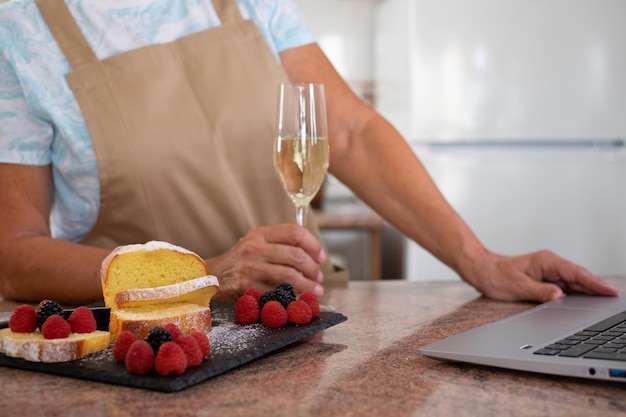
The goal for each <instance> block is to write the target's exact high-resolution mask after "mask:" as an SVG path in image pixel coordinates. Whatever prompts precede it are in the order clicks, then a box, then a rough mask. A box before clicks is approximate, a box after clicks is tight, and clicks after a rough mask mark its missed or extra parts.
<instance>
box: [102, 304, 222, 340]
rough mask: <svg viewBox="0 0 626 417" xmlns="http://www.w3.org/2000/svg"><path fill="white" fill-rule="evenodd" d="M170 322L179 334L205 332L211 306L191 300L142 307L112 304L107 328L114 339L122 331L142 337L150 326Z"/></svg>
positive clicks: (209, 324)
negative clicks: (188, 301)
mask: <svg viewBox="0 0 626 417" xmlns="http://www.w3.org/2000/svg"><path fill="white" fill-rule="evenodd" d="M169 323H173V324H176V325H177V326H178V328H179V329H180V331H181V333H182V334H191V333H194V332H203V333H208V332H209V330H211V309H210V308H208V307H206V306H201V305H198V304H194V303H172V304H146V305H143V306H141V307H124V308H121V307H118V306H113V307H111V320H110V322H109V331H110V332H111V337H112V338H113V339H115V338H116V337H117V335H119V334H120V333H121V332H123V331H124V330H127V331H130V332H132V333H134V334H136V335H137V336H138V337H139V338H141V339H144V338H145V337H146V336H147V335H148V332H149V331H150V329H152V328H153V327H164V326H165V325H166V324H169Z"/></svg>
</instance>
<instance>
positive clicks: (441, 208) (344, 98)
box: [280, 44, 616, 301]
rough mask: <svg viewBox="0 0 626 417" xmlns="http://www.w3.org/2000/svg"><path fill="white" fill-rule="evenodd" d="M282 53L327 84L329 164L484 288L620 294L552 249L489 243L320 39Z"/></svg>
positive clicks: (295, 76)
mask: <svg viewBox="0 0 626 417" xmlns="http://www.w3.org/2000/svg"><path fill="white" fill-rule="evenodd" d="M280 58H281V60H282V64H283V66H284V68H285V69H286V71H287V74H288V76H289V78H290V79H291V80H292V81H294V82H304V81H316V82H321V83H324V84H325V86H326V97H327V108H328V113H329V114H328V123H329V141H330V142H329V143H330V149H331V155H330V172H331V173H332V174H333V175H334V176H336V177H337V178H338V179H339V180H340V181H342V182H343V183H344V184H345V185H347V186H348V187H349V188H350V189H351V190H352V191H353V192H354V193H355V194H356V195H357V196H358V197H359V198H361V199H362V200H363V201H364V202H365V203H367V204H368V205H370V206H371V207H372V208H373V209H375V210H376V211H377V212H378V213H379V214H380V215H381V216H383V217H384V218H385V219H386V220H387V221H389V222H390V223H391V224H393V225H394V226H395V227H396V228H398V230H400V231H401V232H402V233H404V234H405V235H406V236H408V237H409V238H411V239H413V240H414V241H416V242H417V243H418V244H420V245H421V246H422V247H424V248H425V249H427V250H428V251H430V252H431V253H432V254H433V255H435V256H436V257H437V258H439V259H440V260H441V261H442V262H444V263H445V264H447V265H448V266H450V267H451V268H452V269H453V270H455V271H456V272H457V273H458V274H459V275H460V276H461V277H462V278H463V279H464V280H466V281H467V282H468V283H470V284H471V285H473V286H474V287H476V288H477V289H478V290H479V291H481V292H482V293H483V294H485V295H487V296H491V297H494V298H499V299H506V300H517V299H533V300H538V301H545V300H548V299H552V298H555V297H558V296H560V295H562V292H561V288H566V289H568V290H572V291H577V292H589V293H598V294H605V295H614V294H616V292H615V290H613V289H612V288H610V287H608V286H607V285H606V284H604V282H602V281H601V280H599V279H598V278H597V277H595V276H593V275H592V274H591V273H589V272H588V271H586V270H584V269H583V268H581V267H579V266H577V265H574V264H572V263H571V262H568V261H566V260H564V259H562V258H559V257H558V256H556V255H554V254H552V253H551V252H549V251H540V252H537V253H534V254H529V255H524V256H520V257H504V256H500V255H497V254H495V253H493V252H491V251H489V250H488V249H487V248H485V247H484V246H483V245H482V243H481V242H480V241H479V240H478V239H477V237H476V236H475V235H474V233H473V232H472V230H471V229H470V228H469V227H468V225H467V224H466V223H465V222H464V221H463V219H461V217H460V216H459V215H458V214H457V213H456V212H455V210H454V209H453V208H452V207H451V206H450V205H449V204H448V203H447V201H446V200H445V199H444V197H443V195H442V194H441V193H440V192H439V190H438V188H437V187H436V185H435V183H434V182H433V180H432V179H431V177H430V176H429V174H428V173H427V172H426V170H425V168H424V166H423V165H422V164H421V162H420V161H419V160H418V158H417V157H416V156H415V154H414V152H413V151H412V149H411V148H410V146H409V145H408V144H407V143H406V141H405V140H404V139H403V138H402V137H401V135H400V134H399V132H398V131H397V130H396V129H395V128H394V127H393V126H392V125H391V124H389V123H388V122H387V121H386V120H385V119H384V118H383V117H382V116H380V115H379V114H378V113H377V112H376V111H375V110H374V109H372V108H371V107H370V106H368V105H366V104H365V103H363V102H362V101H361V100H360V99H359V98H358V97H356V95H355V94H353V93H352V91H351V90H350V88H349V86H348V85H347V84H346V83H345V82H344V81H343V80H342V78H341V77H340V76H339V74H338V73H337V72H336V71H335V69H334V68H333V66H332V64H331V63H330V62H329V61H328V59H327V58H326V56H325V55H324V53H323V52H322V51H321V49H320V48H319V46H318V45H317V44H309V45H305V46H302V47H299V48H293V49H290V50H286V51H283V52H282V53H281V54H280ZM542 280H550V281H552V282H553V283H554V284H556V285H553V284H548V283H545V282H541V281H542ZM559 287H561V288H559Z"/></svg>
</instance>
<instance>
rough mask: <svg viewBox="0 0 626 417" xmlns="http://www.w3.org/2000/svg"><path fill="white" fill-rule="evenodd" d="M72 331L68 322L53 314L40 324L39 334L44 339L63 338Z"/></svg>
mask: <svg viewBox="0 0 626 417" xmlns="http://www.w3.org/2000/svg"><path fill="white" fill-rule="evenodd" d="M70 333H72V328H71V327H70V324H69V323H68V322H67V320H65V319H64V318H63V317H61V316H59V315H58V314H53V315H51V316H50V317H48V319H47V320H46V321H45V323H44V324H43V326H41V334H42V335H43V337H44V338H45V339H63V338H66V337H68V336H69V335H70Z"/></svg>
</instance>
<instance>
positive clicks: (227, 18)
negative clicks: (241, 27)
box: [211, 0, 243, 25]
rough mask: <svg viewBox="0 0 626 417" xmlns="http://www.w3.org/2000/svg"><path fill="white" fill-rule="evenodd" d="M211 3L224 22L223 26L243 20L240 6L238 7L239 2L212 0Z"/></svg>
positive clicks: (233, 0)
mask: <svg viewBox="0 0 626 417" xmlns="http://www.w3.org/2000/svg"><path fill="white" fill-rule="evenodd" d="M211 2H212V3H213V8H214V9H215V11H216V12H217V15H218V16H219V18H220V20H221V21H222V25H224V24H226V23H235V22H239V21H241V20H243V17H242V16H241V12H240V11H239V6H237V0H211Z"/></svg>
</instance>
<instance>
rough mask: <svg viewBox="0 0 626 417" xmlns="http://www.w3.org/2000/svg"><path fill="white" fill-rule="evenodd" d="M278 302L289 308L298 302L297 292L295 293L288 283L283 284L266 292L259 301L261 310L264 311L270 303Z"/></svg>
mask: <svg viewBox="0 0 626 417" xmlns="http://www.w3.org/2000/svg"><path fill="white" fill-rule="evenodd" d="M272 300H275V301H278V302H279V303H281V304H282V305H283V307H285V308H287V306H288V305H289V303H291V302H292V301H295V300H296V292H295V291H294V289H293V287H292V286H291V284H289V283H287V282H283V283H282V284H280V285H278V287H276V288H274V289H273V290H271V291H268V292H266V293H265V294H263V295H262V296H261V298H260V299H259V308H260V309H263V306H264V305H265V303H267V302H268V301H272Z"/></svg>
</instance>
